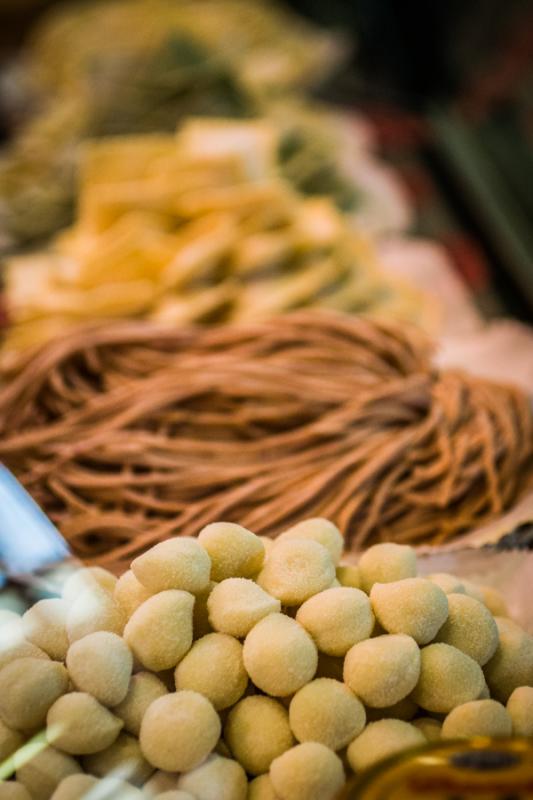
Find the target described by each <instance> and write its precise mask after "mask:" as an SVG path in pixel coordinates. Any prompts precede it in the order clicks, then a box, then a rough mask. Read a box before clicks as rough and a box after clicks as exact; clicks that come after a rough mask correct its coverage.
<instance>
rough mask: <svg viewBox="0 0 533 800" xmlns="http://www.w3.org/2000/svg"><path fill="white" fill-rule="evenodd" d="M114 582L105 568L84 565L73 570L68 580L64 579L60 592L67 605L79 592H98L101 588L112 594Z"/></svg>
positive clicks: (114, 578)
mask: <svg viewBox="0 0 533 800" xmlns="http://www.w3.org/2000/svg"><path fill="white" fill-rule="evenodd" d="M116 583H117V579H116V577H115V576H114V575H113V574H112V573H111V572H108V570H107V569H103V568H102V567H84V568H83V569H78V570H76V572H73V573H72V575H71V576H70V577H69V578H68V580H66V581H65V583H64V585H63V591H62V592H61V594H62V596H63V599H64V600H66V602H67V605H69V606H70V605H72V603H74V602H75V601H76V600H77V599H78V597H79V596H80V594H83V593H84V592H86V591H95V592H97V593H99V590H100V589H103V590H104V591H105V592H107V593H108V594H113V591H114V589H115V585H116Z"/></svg>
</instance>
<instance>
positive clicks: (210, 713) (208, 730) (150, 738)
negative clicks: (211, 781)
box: [139, 691, 221, 772]
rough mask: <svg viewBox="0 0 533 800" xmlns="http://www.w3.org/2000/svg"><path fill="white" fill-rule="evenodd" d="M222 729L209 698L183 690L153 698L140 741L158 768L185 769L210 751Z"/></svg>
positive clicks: (200, 761)
mask: <svg viewBox="0 0 533 800" xmlns="http://www.w3.org/2000/svg"><path fill="white" fill-rule="evenodd" d="M220 728H221V726H220V719H219V716H218V714H217V712H216V711H215V709H214V708H213V706H212V705H211V703H210V702H209V700H207V699H206V698H205V697H203V695H201V694H198V692H190V691H182V692H176V693H175V694H167V695H164V696H163V697H160V698H158V699H157V700H154V702H153V703H152V704H151V706H149V708H148V710H147V711H146V713H145V715H144V717H143V721H142V723H141V733H140V737H139V741H140V744H141V749H142V751H143V754H144V757H145V758H146V759H147V760H148V761H149V762H150V764H152V765H153V766H154V767H157V769H162V770H166V771H167V772H186V771H188V770H191V769H194V768H195V767H197V766H198V764H201V763H202V761H204V759H206V758H207V756H208V755H209V753H211V751H212V750H213V749H214V747H215V745H216V743H217V741H218V738H219V736H220Z"/></svg>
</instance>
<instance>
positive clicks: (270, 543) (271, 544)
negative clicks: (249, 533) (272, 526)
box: [257, 536, 274, 556]
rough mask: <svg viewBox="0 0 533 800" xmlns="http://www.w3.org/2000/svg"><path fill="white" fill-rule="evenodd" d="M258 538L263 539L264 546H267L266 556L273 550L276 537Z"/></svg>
mask: <svg viewBox="0 0 533 800" xmlns="http://www.w3.org/2000/svg"><path fill="white" fill-rule="evenodd" d="M257 538H258V539H261V541H262V542H263V547H264V548H265V556H266V555H268V553H269V552H270V551H271V550H272V548H273V547H274V539H271V538H270V536H258V537H257Z"/></svg>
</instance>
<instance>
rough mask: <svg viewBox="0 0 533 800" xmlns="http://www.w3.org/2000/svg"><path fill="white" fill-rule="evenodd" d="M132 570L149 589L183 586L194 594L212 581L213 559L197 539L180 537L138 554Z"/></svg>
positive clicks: (179, 587)
mask: <svg viewBox="0 0 533 800" xmlns="http://www.w3.org/2000/svg"><path fill="white" fill-rule="evenodd" d="M131 570H132V572H133V574H134V575H135V577H136V578H137V580H138V581H140V582H141V583H142V585H143V586H145V587H146V588H147V589H148V590H149V591H150V592H153V593H155V592H164V591H165V590H168V589H181V590H183V591H185V592H191V593H192V594H195V593H196V592H201V591H203V590H204V589H205V588H206V587H207V585H208V584H209V574H210V572H211V559H210V558H209V556H208V554H207V553H206V551H205V550H204V548H203V547H202V545H201V544H199V543H198V542H197V540H196V539H193V538H192V537H190V536H181V537H180V536H177V537H176V538H174V539H167V541H166V542H160V543H159V544H156V545H155V546H154V547H151V548H150V550H147V551H146V553H143V554H142V556H138V557H137V558H136V559H134V560H133V561H132V562H131Z"/></svg>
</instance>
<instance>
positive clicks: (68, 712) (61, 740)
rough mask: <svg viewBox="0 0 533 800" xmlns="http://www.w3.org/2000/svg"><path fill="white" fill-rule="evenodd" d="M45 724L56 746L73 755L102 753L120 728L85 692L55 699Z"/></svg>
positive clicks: (112, 716)
mask: <svg viewBox="0 0 533 800" xmlns="http://www.w3.org/2000/svg"><path fill="white" fill-rule="evenodd" d="M46 724H47V729H48V735H49V736H50V738H51V740H52V741H53V742H54V744H55V746H56V747H57V748H59V749H60V750H64V751H65V753H71V754H72V755H90V754H91V753H98V752H99V751H100V750H105V748H106V747H109V746H110V745H112V744H113V742H114V741H115V739H116V738H117V736H118V735H119V733H120V729H121V728H122V720H120V719H118V717H115V716H114V715H113V714H112V713H111V712H110V711H108V709H107V708H105V707H104V706H102V705H100V703H99V702H98V700H95V698H94V697H92V696H91V695H90V694H86V693H85V692H71V693H70V694H65V695H63V697H60V698H59V700H56V702H55V703H54V705H53V706H52V707H51V708H50V710H49V711H48V715H47V718H46Z"/></svg>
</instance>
